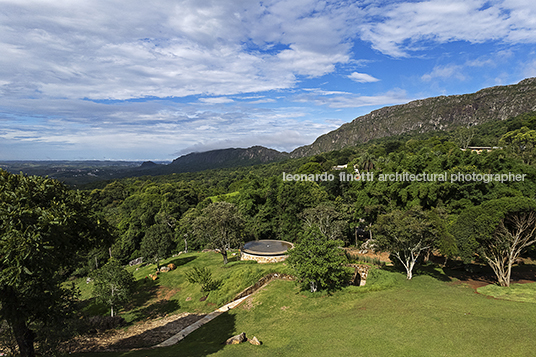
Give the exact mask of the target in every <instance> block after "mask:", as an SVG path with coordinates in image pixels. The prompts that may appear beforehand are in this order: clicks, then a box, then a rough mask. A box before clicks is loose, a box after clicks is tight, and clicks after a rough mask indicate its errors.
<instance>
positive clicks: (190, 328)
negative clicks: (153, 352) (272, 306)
mask: <svg viewBox="0 0 536 357" xmlns="http://www.w3.org/2000/svg"><path fill="white" fill-rule="evenodd" d="M250 296H251V294H250V295H247V296H244V297H242V298H240V299H237V300H234V301H232V302H230V303H228V304H227V305H224V306H222V307H220V308H219V309H217V310H214V311H213V312H211V313H210V314H208V315H206V316H205V317H203V318H202V319H201V320H199V321H196V322H194V323H193V324H191V325H190V326H188V327H186V328H184V329H183V330H181V331H179V332H178V333H177V334H176V335H175V336H172V337H170V338H168V339H167V340H165V341H164V342H162V343H159V344H158V345H155V346H153V347H151V348H159V347H167V346H172V345H174V344H176V343H177V342H179V341H181V340H183V339H184V338H185V337H186V336H188V335H189V334H191V333H192V332H194V331H195V330H197V329H198V328H200V327H201V326H203V325H204V324H206V323H207V322H209V321H212V320H214V319H215V318H216V317H218V316H220V315H221V314H223V313H224V312H226V311H229V310H231V309H233V308H235V307H237V306H238V305H240V303H241V302H242V301H244V300H245V299H247V298H248V297H250Z"/></svg>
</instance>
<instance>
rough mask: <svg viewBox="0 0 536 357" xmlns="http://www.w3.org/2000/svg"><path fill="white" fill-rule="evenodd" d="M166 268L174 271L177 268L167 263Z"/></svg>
mask: <svg viewBox="0 0 536 357" xmlns="http://www.w3.org/2000/svg"><path fill="white" fill-rule="evenodd" d="M167 266H168V268H169V270H175V268H177V267H176V266H175V264H173V263H169V264H168V265H167Z"/></svg>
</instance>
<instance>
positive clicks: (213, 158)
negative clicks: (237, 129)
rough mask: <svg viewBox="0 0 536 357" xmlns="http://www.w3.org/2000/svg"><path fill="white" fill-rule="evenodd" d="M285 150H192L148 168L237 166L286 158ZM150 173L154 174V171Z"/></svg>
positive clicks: (164, 170)
mask: <svg viewBox="0 0 536 357" xmlns="http://www.w3.org/2000/svg"><path fill="white" fill-rule="evenodd" d="M288 158H289V155H288V154H287V153H285V152H279V151H277V150H273V149H268V148H265V147H263V146H252V147H250V148H247V149H236V148H232V149H221V150H211V151H206V152H193V153H190V154H187V155H183V156H181V157H178V158H176V159H175V160H173V162H172V163H170V164H169V165H166V166H163V167H162V166H161V167H159V168H156V167H154V168H149V169H150V170H151V171H153V172H155V171H158V172H159V173H182V172H195V171H203V170H209V169H220V168H229V167H239V166H252V165H258V164H267V163H270V162H276V161H281V160H284V159H288ZM153 172H152V173H151V174H154V173H153Z"/></svg>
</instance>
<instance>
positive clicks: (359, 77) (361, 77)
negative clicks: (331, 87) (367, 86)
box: [348, 72, 379, 83]
mask: <svg viewBox="0 0 536 357" xmlns="http://www.w3.org/2000/svg"><path fill="white" fill-rule="evenodd" d="M348 78H350V79H351V80H353V81H356V82H359V83H371V82H378V81H379V79H378V78H374V77H372V76H371V75H370V74H366V73H359V72H354V73H352V74H350V75H349V76H348Z"/></svg>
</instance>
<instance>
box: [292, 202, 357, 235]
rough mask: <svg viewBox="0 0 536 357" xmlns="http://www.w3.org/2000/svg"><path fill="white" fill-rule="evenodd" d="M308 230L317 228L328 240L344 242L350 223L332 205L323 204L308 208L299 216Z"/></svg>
mask: <svg viewBox="0 0 536 357" xmlns="http://www.w3.org/2000/svg"><path fill="white" fill-rule="evenodd" d="M299 216H300V217H301V218H302V219H303V221H304V224H305V227H306V228H310V227H313V226H316V227H317V228H318V230H319V231H320V233H322V235H323V236H324V237H326V238H327V239H333V240H343V239H344V236H345V233H346V230H347V226H348V223H347V222H346V221H344V220H342V215H341V214H340V213H339V212H338V211H337V209H336V208H335V206H334V205H333V204H331V203H321V204H319V205H318V206H316V207H312V208H307V209H305V210H304V211H303V213H301V214H300V215H299Z"/></svg>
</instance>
